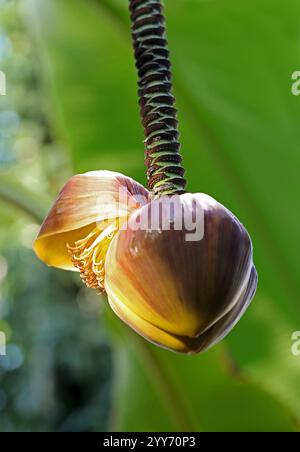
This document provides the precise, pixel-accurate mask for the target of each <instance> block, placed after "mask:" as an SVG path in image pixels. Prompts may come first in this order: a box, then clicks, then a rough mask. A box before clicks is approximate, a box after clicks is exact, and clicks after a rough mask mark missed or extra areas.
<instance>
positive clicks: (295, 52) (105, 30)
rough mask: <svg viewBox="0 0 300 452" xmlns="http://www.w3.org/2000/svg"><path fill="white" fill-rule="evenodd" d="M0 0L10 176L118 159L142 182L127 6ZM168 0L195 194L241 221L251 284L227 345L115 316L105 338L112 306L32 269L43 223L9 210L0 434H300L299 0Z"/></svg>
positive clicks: (47, 177) (40, 183)
mask: <svg viewBox="0 0 300 452" xmlns="http://www.w3.org/2000/svg"><path fill="white" fill-rule="evenodd" d="M2 4H3V5H1V7H2V9H3V11H4V12H5V14H3V18H2V17H1V24H0V26H1V27H2V29H1V30H0V34H1V33H2V34H1V36H4V38H3V39H4V41H3V40H2V41H1V39H0V49H1V48H2V46H3V45H4V46H6V47H5V48H6V49H7V50H6V51H5V52H4V57H2V58H1V59H0V62H1V69H2V68H3V70H5V71H6V72H7V74H8V75H9V85H10V86H9V88H10V89H9V94H8V96H7V97H6V98H5V99H4V98H1V99H0V102H1V112H0V115H2V116H1V117H0V127H1V125H2V129H1V130H2V133H1V148H0V149H1V153H0V158H1V167H2V168H3V171H5V172H6V173H9V175H10V176H11V177H14V178H15V179H16V180H17V181H18V182H21V183H22V184H23V185H24V186H25V187H27V188H28V189H31V191H32V193H33V195H34V194H36V195H37V198H39V199H40V198H41V197H43V196H44V197H49V195H52V194H54V193H56V192H57V190H58V188H59V186H60V185H61V184H62V183H63V181H64V180H65V179H66V178H67V177H68V176H69V175H70V174H72V173H73V172H78V171H87V170H93V169H109V170H117V171H121V172H123V173H125V174H127V175H130V176H132V177H134V178H135V179H138V180H139V181H141V182H142V183H145V176H144V168H143V163H142V162H143V155H142V153H143V146H142V130H141V127H140V124H139V115H138V106H137V96H136V74H135V71H134V62H133V55H132V49H131V45H130V31H129V26H130V25H129V20H128V12H127V0H84V1H83V0H72V1H71V0H43V2H39V1H37V0H23V1H21V2H16V1H10V2H9V1H6V2H3V1H2ZM165 4H166V13H167V19H168V20H167V22H168V34H169V41H170V48H171V55H172V61H173V66H174V82H175V91H176V96H177V99H178V108H179V119H180V121H181V127H180V128H181V133H182V144H183V150H182V152H183V156H184V161H185V167H186V169H187V177H188V181H189V189H190V190H191V191H195V192H196V191H203V192H207V193H209V194H211V195H212V196H214V197H216V198H217V199H218V200H219V201H220V202H222V203H224V204H225V205H226V206H228V207H229V208H230V209H231V210H232V211H234V212H235V213H236V214H237V216H238V217H239V218H241V220H242V221H243V222H244V224H245V225H246V227H247V229H248V230H249V232H250V233H251V235H252V237H253V242H254V251H255V262H256V265H257V268H258V273H259V290H258V293H257V296H256V297H255V300H254V302H253V305H252V307H251V308H250V309H249V311H248V312H247V314H246V315H245V317H244V318H243V319H242V321H241V322H240V323H239V324H238V325H237V327H236V328H235V330H234V331H233V332H232V333H231V334H230V335H229V337H228V338H227V339H226V340H225V341H223V343H222V344H220V345H219V346H217V347H216V348H214V349H213V350H211V351H209V352H207V353H206V354H204V355H200V356H196V357H193V358H191V357H182V356H177V355H174V354H171V353H170V352H166V351H163V350H159V349H157V348H155V347H153V346H151V345H148V344H147V343H146V342H145V341H143V340H141V339H140V338H138V337H137V336H136V335H135V334H134V333H131V332H130V331H129V330H128V329H127V328H126V327H124V326H122V325H121V324H120V322H119V321H118V320H117V319H116V318H115V317H114V316H113V315H112V314H111V313H109V312H106V315H105V317H106V323H105V324H106V325H107V329H108V330H109V331H112V332H113V335H109V336H108V335H106V334H105V330H104V325H103V316H101V315H99V309H100V306H101V300H100V299H99V300H98V299H97V298H96V299H95V297H94V294H92V293H91V292H90V291H89V292H86V291H83V290H82V289H80V291H79V289H78V286H77V279H75V280H73V277H72V276H70V275H64V274H63V275H62V274H61V273H60V272H55V271H50V270H47V269H44V268H43V267H42V266H41V265H40V264H38V263H37V262H36V261H35V258H34V257H33V256H32V254H31V252H30V251H28V249H27V250H26V246H28V241H29V242H30V234H31V235H32V233H33V230H34V229H35V227H34V225H33V224H32V221H33V220H30V221H28V219H27V218H25V217H22V216H21V215H20V214H18V213H16V212H17V211H16V209H15V208H11V207H7V208H5V209H4V207H2V210H1V212H2V211H3V215H1V243H2V244H1V250H3V251H0V252H1V253H3V254H4V258H3V259H5V262H6V263H7V266H8V269H9V271H8V274H7V275H5V278H4V288H5V287H6V289H5V290H4V289H1V291H3V294H2V292H1V297H2V299H3V301H1V304H0V306H3V308H1V309H2V313H1V318H3V321H2V322H5V325H6V326H5V325H4V323H3V325H4V326H5V327H6V328H7V329H9V330H11V331H12V334H11V337H12V338H11V342H12V344H13V345H14V344H15V343H16V345H17V347H18V350H19V352H18V353H19V355H20V353H21V357H22V362H23V361H24V363H23V364H20V367H19V368H18V369H17V370H13V369H12V370H11V371H10V372H8V371H6V372H5V374H4V377H0V378H1V389H0V391H2V393H3V394H4V395H2V399H3V400H9V403H7V402H6V403H5V404H4V408H3V409H2V413H0V416H4V418H6V419H5V422H2V417H1V422H0V430H1V429H3V430H5V429H6V430H9V429H11V430H18V429H23V428H25V429H34V428H36V429H41V430H42V429H46V430H59V429H63V430H68V429H70V430H77V429H78V430H103V429H117V430H124V431H128V430H129V431H131V430H144V431H153V430H162V431H168V430H170V431H173V430H206V431H219V430H221V431H281V430H283V431H291V430H299V429H300V427H299V426H300V387H299V379H300V360H299V357H298V358H297V357H295V356H293V355H292V353H291V345H292V344H291V335H292V333H293V331H297V330H299V329H300V307H299V293H300V290H299V289H300V267H299V252H300V244H299V241H298V231H299V220H300V218H299V216H300V209H299V175H298V172H299V164H300V153H299V143H300V129H299V126H298V122H299V118H300V101H299V98H297V97H293V96H292V95H291V74H292V73H293V72H294V71H296V70H299V66H300V41H299V36H300V4H299V2H297V1H296V0H287V1H286V2H284V3H282V2H280V1H279V0H272V1H271V0H251V1H249V0H247V1H243V2H241V1H239V0H226V1H223V2H221V1H219V2H217V1H215V2H213V1H204V0H166V1H165ZM1 13H2V11H1ZM22 21H23V22H22ZM24 24H26V25H24ZM24 26H26V29H24ZM2 42H5V43H6V44H1V43H2ZM2 54H3V52H1V51H0V55H2ZM12 87H14V89H12ZM8 112H9V114H8ZM3 113H5V114H4V115H3ZM1 118H2V119H1ZM3 118H4V119H3ZM1 121H2V122H1ZM3 121H4V122H3ZM3 137H4V138H3ZM3 140H5V141H3ZM2 155H3V156H4V157H1V156H2ZM0 193H1V185H0ZM45 203H46V201H45ZM34 223H36V221H35V222H34ZM8 224H10V225H11V227H10V228H8V227H7V225H8ZM24 231H25V232H24ZM28 237H29V238H28ZM9 243H11V245H8V244H9ZM24 244H25V246H24ZM3 262H4V261H3ZM16 262H18V263H20V265H16ZM22 262H23V266H22V265H21V264H22ZM18 272H19V273H18ZM6 273H7V272H6ZM24 273H25V274H24ZM20 278H21V279H20ZM23 279H25V282H24V283H23V284H21V283H19V282H18V281H23ZM74 281H75V282H74ZM79 287H80V286H79ZM26 297H27V298H26ZM23 298H24V299H25V300H26V299H28V300H30V301H27V303H28V304H29V305H30V306H28V304H26V301H25V302H24V301H22V300H23ZM51 298H52V299H53V298H54V300H51ZM76 300H77V302H78V303H76ZM103 304H104V305H105V301H104V300H103ZM9 306H10V308H9ZM89 306H92V307H93V308H89ZM86 312H88V313H89V314H88V315H87V313H86ZM18 319H19V320H18ZM20 319H21V320H20ZM22 319H25V320H24V323H26V325H27V327H26V328H22V327H21V326H20V324H21V323H22V324H23V320H22ZM57 322H58V325H57V324H56V323H57ZM3 328H4V327H3ZM32 328H33V330H34V331H33V332H31V329H32ZM0 329H1V328H0ZM26 332H27V333H26ZM28 336H29V337H28ZM107 344H110V346H111V345H113V351H112V352H110V351H109V346H108V345H107ZM45 348H46V349H47V350H48V351H47V353H45ZM111 353H112V354H111ZM32 356H35V358H34V359H35V361H36V362H37V363H38V365H37V364H36V366H37V367H38V370H36V366H34V365H33V364H32ZM73 356H76V357H77V358H78V360H77V359H75V358H73ZM96 356H97V357H98V359H96V358H95V357H96ZM111 361H112V362H113V366H112V367H113V369H112V375H111V364H110V363H111ZM15 380H17V381H18V383H17V384H15V383H14V381H15ZM45 382H47V383H45ZM53 382H54V383H53ZM31 385H34V386H33V389H32V390H31V392H30V391H29V390H28V388H29V387H30V386H31ZM73 385H74V386H73ZM44 386H45V387H44ZM53 386H54V387H55V388H56V389H55V390H54V392H53ZM31 387H32V386H31ZM74 387H75V390H73V388H74ZM16 388H18V389H16ZM110 390H111V391H112V396H111V397H110ZM23 391H25V395H26V397H25V400H26V401H27V402H26V403H27V405H26V403H23V405H22V403H21V402H22V400H23V399H22V394H23ZM2 393H0V394H2ZM53 394H55V395H53ZM19 399H21V402H19ZM20 406H21V411H20V412H18V407H20ZM32 406H33V408H32ZM45 407H46V409H45ZM0 410H1V395H0ZM22 410H23V411H22ZM49 413H50V414H49ZM141 413H143V415H141Z"/></svg>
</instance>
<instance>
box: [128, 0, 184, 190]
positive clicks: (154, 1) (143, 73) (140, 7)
mask: <svg viewBox="0 0 300 452" xmlns="http://www.w3.org/2000/svg"><path fill="white" fill-rule="evenodd" d="M129 4H130V5H129V7H130V11H131V20H132V37H133V45H134V51H135V59H136V67H137V70H138V76H139V82H138V83H139V91H138V93H139V99H140V101H139V103H140V108H141V119H142V124H143V127H144V133H145V137H146V139H145V147H146V149H145V164H146V167H147V178H148V188H149V189H150V190H151V191H152V193H153V197H159V196H163V195H172V194H180V193H184V189H185V185H186V181H185V179H184V177H183V176H184V169H183V167H182V165H181V162H182V158H181V156H180V154H179V151H180V143H179V141H178V138H179V133H178V121H177V118H176V116H177V110H176V108H175V107H174V104H175V99H174V96H173V94H172V75H171V64H170V61H169V51H168V48H167V47H168V45H167V39H166V34H165V19H164V15H163V7H162V4H161V1H160V0H129Z"/></svg>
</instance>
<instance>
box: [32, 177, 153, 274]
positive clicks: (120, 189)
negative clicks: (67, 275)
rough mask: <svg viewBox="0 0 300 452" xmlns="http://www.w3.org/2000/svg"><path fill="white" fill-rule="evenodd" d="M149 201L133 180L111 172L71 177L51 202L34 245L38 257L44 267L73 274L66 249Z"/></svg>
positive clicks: (140, 187) (141, 188)
mask: <svg viewBox="0 0 300 452" xmlns="http://www.w3.org/2000/svg"><path fill="white" fill-rule="evenodd" d="M147 201H148V191H147V190H146V189H145V188H144V187H143V186H142V185H140V184H138V183H137V182H135V181H134V180H133V179H131V178H129V177H126V176H124V175H122V174H120V173H115V172H112V171H93V172H89V173H85V174H79V175H77V176H73V177H72V178H71V179H70V180H69V181H68V182H67V183H66V185H65V186H64V187H63V189H62V191H61V192H60V194H59V195H58V198H57V199H56V201H55V202H54V205H53V207H52V209H51V210H50V212H49V214H48V216H47V218H46V219H45V221H44V223H43V225H42V227H41V231H40V233H39V235H38V237H37V239H36V241H35V244H34V250H35V252H36V254H37V256H38V257H39V258H40V259H41V260H42V261H43V262H45V263H46V264H47V265H50V266H53V267H58V268H62V269H66V270H76V269H75V267H74V265H73V262H72V260H71V256H70V253H69V251H68V248H67V245H68V244H74V243H76V242H77V241H78V240H81V239H83V238H84V237H86V236H88V235H89V234H90V233H91V232H92V231H93V230H95V228H98V230H99V231H102V230H104V229H105V228H106V227H107V226H109V225H110V224H111V222H113V221H115V220H117V219H122V218H126V217H127V216H128V215H129V214H130V213H132V212H133V211H134V210H135V209H136V208H138V207H140V206H141V205H143V204H145V203H146V202H147Z"/></svg>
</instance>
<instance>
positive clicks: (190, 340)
mask: <svg viewBox="0 0 300 452" xmlns="http://www.w3.org/2000/svg"><path fill="white" fill-rule="evenodd" d="M35 251H36V253H37V255H38V256H39V257H40V258H41V259H42V260H43V261H44V262H46V263H47V264H48V265H51V266H55V267H59V268H63V269H68V270H75V271H76V270H77V271H79V272H80V273H81V277H82V279H83V281H84V282H85V283H86V285H87V286H88V287H92V288H95V289H97V290H100V291H105V292H106V293H107V295H108V300H109V304H110V306H111V307H112V309H113V310H114V312H115V313H116V314H117V316H118V317H119V318H121V319H122V320H123V321H124V322H125V323H127V324H128V325H129V326H130V327H131V328H132V329H134V330H135V331H136V332H137V333H139V334H140V335H142V336H143V337H145V338H146V339H148V340H150V341H151V342H153V343H155V344H157V345H160V346H162V347H165V348H167V349H170V350H174V351H177V352H182V353H197V352H200V351H203V350H206V349H207V348H209V347H211V346H212V345H214V344H215V343H216V342H218V341H219V340H221V339H222V338H223V337H224V336H225V335H226V334H227V333H228V332H229V331H230V330H231V329H232V328H233V326H234V325H235V324H236V323H237V321H238V320H239V318H240V317H241V316H242V314H243V313H244V311H245V310H246V308H247V307H248V305H249V303H250V301H251V299H252V298H253V295H254V293H255V289H256V284H257V275H256V271H255V268H254V265H253V261H252V245H251V240H250V237H249V235H248V233H247V231H246V230H245V228H244V227H243V226H242V225H241V223H240V222H239V221H238V220H237V219H236V218H235V217H234V215H233V214H232V213H231V212H229V211H228V210H227V209H226V208H225V207H223V206H222V205H221V204H219V203H218V202H217V201H215V200H214V199H213V198H211V197H209V196H208V195H204V194H201V193H198V194H188V193H186V194H182V195H177V196H176V197H168V196H165V197H161V198H159V199H157V200H151V199H150V197H149V192H148V191H147V190H146V189H145V188H144V187H142V186H141V185H140V184H138V183H137V182H135V181H133V180H132V179H130V178H127V177H125V176H123V175H121V174H119V173H112V172H109V171H98V172H92V173H87V174H85V175H79V176H75V177H73V178H72V179H71V180H70V181H69V182H68V183H67V184H66V185H65V187H64V188H63V190H62V191H61V193H60V195H59V197H58V199H57V200H56V202H55V204H54V206H53V208H52V209H51V211H50V213H49V215H48V217H47V218H46V220H45V222H44V224H43V226H42V228H41V232H40V234H39V236H38V238H37V240H36V243H35Z"/></svg>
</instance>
